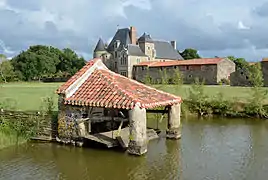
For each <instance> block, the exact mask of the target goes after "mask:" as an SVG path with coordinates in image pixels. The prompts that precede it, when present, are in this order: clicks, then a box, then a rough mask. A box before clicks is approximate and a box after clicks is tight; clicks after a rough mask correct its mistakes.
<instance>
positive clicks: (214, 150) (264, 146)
mask: <svg viewBox="0 0 268 180" xmlns="http://www.w3.org/2000/svg"><path fill="white" fill-rule="evenodd" d="M160 126H161V127H162V128H163V129H164V128H165V123H163V124H162V125H160ZM162 135H164V134H162ZM267 136H268V122H264V121H252V120H251V121H247V120H226V119H221V120H220V119H217V120H215V119H214V120H194V119H192V120H188V121H185V122H184V123H183V128H182V139H181V140H178V141H172V140H166V139H165V138H161V139H159V140H153V141H151V142H150V144H149V146H148V153H147V154H146V155H145V156H142V157H134V156H129V155H128V154H127V153H122V152H117V151H110V150H100V149H91V148H74V147H70V146H61V145H57V144H36V143H33V144H28V145H23V146H20V147H19V148H9V149H5V150H1V151H0V179H4V180H9V179H38V180H42V179H46V180H50V179H51V180H52V179H53V180H54V179H70V180H77V179H94V180H102V179H105V180H106V179H109V180H113V179H115V180H117V179H130V180H150V179H152V180H158V179H184V180H188V179H189V180H200V179H201V180H202V179H224V180H229V179H246V180H251V179H254V180H259V179H260V180H262V179H266V178H267V175H268V172H267V171H266V169H267V168H268V158H267V153H268V141H267V140H266V138H267Z"/></svg>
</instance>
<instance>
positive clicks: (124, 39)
mask: <svg viewBox="0 0 268 180" xmlns="http://www.w3.org/2000/svg"><path fill="white" fill-rule="evenodd" d="M129 33H130V30H129V29H128V28H124V29H118V30H117V32H116V33H115V35H114V37H113V39H112V41H111V42H110V44H109V45H108V48H107V50H108V51H114V43H115V42H116V40H119V41H120V48H122V47H123V46H126V45H128V44H131V41H130V34H129Z"/></svg>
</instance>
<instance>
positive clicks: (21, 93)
mask: <svg viewBox="0 0 268 180" xmlns="http://www.w3.org/2000/svg"><path fill="white" fill-rule="evenodd" d="M61 84H62V83H8V84H0V101H4V100H9V99H12V101H9V102H8V104H11V106H13V107H14V108H15V109H16V110H39V108H40V106H41V102H42V98H43V97H48V96H52V97H53V98H54V103H55V105H56V106H57V94H55V91H56V89H57V88H58V87H59V86H60V85H61ZM154 87H156V88H158V89H161V90H164V91H166V92H169V93H173V94H176V95H179V96H181V97H182V98H184V99H185V98H187V97H188V93H187V92H188V89H189V88H190V85H183V86H181V87H180V88H179V89H178V90H176V88H175V87H174V86H172V85H165V86H162V85H154ZM219 92H222V93H223V96H224V97H225V98H227V99H234V98H239V99H240V100H242V101H247V98H248V97H250V96H251V89H250V88H247V87H230V86H205V93H206V94H208V95H209V96H213V95H216V94H217V93H219ZM266 99H267V102H268V95H267V97H266Z"/></svg>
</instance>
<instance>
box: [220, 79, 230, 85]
mask: <svg viewBox="0 0 268 180" xmlns="http://www.w3.org/2000/svg"><path fill="white" fill-rule="evenodd" d="M219 85H230V80H229V79H225V78H223V79H221V80H220V82H219Z"/></svg>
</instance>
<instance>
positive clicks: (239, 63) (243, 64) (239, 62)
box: [228, 56, 249, 70]
mask: <svg viewBox="0 0 268 180" xmlns="http://www.w3.org/2000/svg"><path fill="white" fill-rule="evenodd" d="M228 59H230V60H231V61H233V62H234V63H235V67H236V70H238V69H247V68H248V67H249V63H248V62H247V61H246V60H245V59H244V58H235V57H234V56H228Z"/></svg>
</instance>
